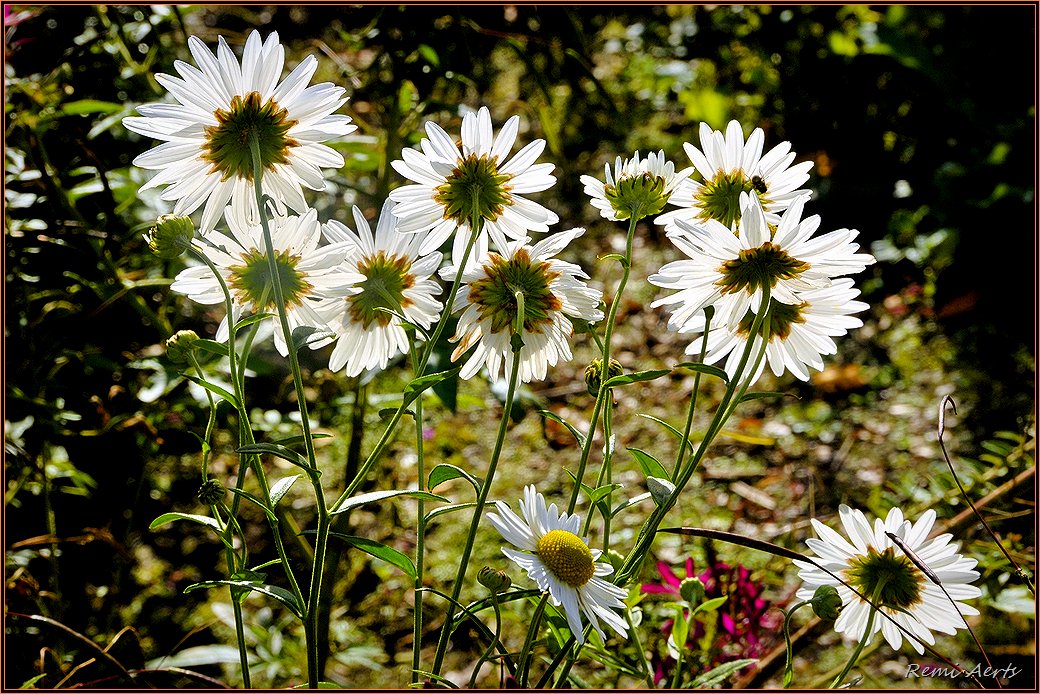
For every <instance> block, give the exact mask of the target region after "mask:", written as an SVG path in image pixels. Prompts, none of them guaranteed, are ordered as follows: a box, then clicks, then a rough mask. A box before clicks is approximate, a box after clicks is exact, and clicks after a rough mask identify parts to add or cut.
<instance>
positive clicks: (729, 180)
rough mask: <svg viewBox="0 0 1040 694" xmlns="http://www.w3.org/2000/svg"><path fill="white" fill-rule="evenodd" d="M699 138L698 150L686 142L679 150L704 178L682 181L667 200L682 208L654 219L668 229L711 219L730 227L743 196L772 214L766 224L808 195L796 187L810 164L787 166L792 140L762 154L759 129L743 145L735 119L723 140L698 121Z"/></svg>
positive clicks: (761, 138) (791, 159) (721, 135)
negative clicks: (680, 222)
mask: <svg viewBox="0 0 1040 694" xmlns="http://www.w3.org/2000/svg"><path fill="white" fill-rule="evenodd" d="M700 139H701V148H700V149H697V148H696V147H694V146H693V145H691V144H690V143H688V142H687V143H685V144H684V145H683V148H684V149H685V150H686V154H688V155H689V157H690V160H691V161H692V162H693V165H694V166H695V167H696V169H697V171H698V173H700V175H701V178H702V179H703V180H702V181H699V182H698V181H695V180H693V179H686V180H684V181H683V183H682V185H681V186H679V188H678V189H677V190H676V191H675V194H674V195H672V197H671V200H670V201H669V202H671V203H672V204H673V205H678V206H679V207H680V208H681V209H678V210H672V211H671V212H666V213H665V214H663V215H661V216H660V217H658V218H657V219H656V220H654V221H655V222H656V223H657V224H664V225H667V226H666V228H667V227H671V226H672V225H673V224H674V223H675V222H676V221H678V220H685V221H687V222H706V221H708V220H709V219H714V220H717V221H719V222H721V223H722V224H723V225H724V226H726V227H732V226H733V224H734V223H735V222H736V221H737V220H739V219H740V215H741V205H740V194H741V193H750V194H754V195H755V196H756V197H757V198H758V199H759V200H760V201H761V203H762V206H763V207H764V208H765V210H766V212H767V213H768V214H769V215H770V221H775V215H776V214H777V213H779V212H782V211H784V210H785V209H787V208H788V207H789V206H790V205H791V204H792V203H794V201H795V200H798V199H799V198H801V197H802V196H804V195H806V194H808V192H809V191H808V190H805V189H799V188H798V186H800V185H802V184H803V183H805V182H806V181H807V180H809V169H811V168H812V162H809V161H805V162H801V163H799V164H795V165H794V166H791V163H792V162H793V161H794V157H795V155H794V152H792V151H791V143H790V142H781V143H780V144H778V145H777V146H776V147H774V148H773V149H771V150H769V151H768V152H767V153H766V154H765V155H763V154H762V144H763V142H764V141H765V135H764V134H763V132H762V129H761V128H755V130H754V132H752V133H751V136H750V137H749V138H748V139H747V142H745V141H744V133H743V132H742V131H741V128H740V123H738V122H737V121H735V120H733V121H730V122H729V125H728V126H726V134H725V136H723V134H722V133H721V132H720V131H718V130H712V129H711V126H709V125H708V124H707V123H701V126H700Z"/></svg>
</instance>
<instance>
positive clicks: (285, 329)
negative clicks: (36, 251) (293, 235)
mask: <svg viewBox="0 0 1040 694" xmlns="http://www.w3.org/2000/svg"><path fill="white" fill-rule="evenodd" d="M249 148H250V150H251V152H252V155H253V191H254V194H255V196H256V205H257V210H258V211H259V213H260V225H261V227H262V229H263V236H264V251H265V253H266V254H267V264H268V271H269V272H270V275H271V288H272V290H273V292H274V303H275V309H276V310H277V312H278V322H279V323H280V325H281V328H282V336H283V337H284V339H285V346H286V351H287V352H288V353H289V355H288V356H289V367H290V369H291V370H292V375H293V385H294V386H295V388H296V405H297V407H298V408H299V410H300V424H301V426H302V428H303V443H304V448H305V450H306V453H307V462H308V463H309V464H310V469H309V470H307V473H308V476H309V477H310V481H311V486H312V487H313V488H314V502H315V507H316V508H317V512H318V527H317V529H316V535H315V540H314V562H313V564H312V565H311V585H310V591H309V592H308V594H307V609H306V611H305V613H304V614H305V617H306V619H305V620H304V634H305V638H306V641H307V681H308V684H309V685H310V687H311V688H312V689H317V687H318V682H319V681H320V680H321V673H320V672H319V671H318V670H319V667H318V663H319V661H321V654H320V653H319V652H318V636H317V635H318V631H319V628H320V626H319V624H318V623H317V622H318V619H319V617H320V614H321V610H320V607H319V605H320V597H321V583H322V581H321V579H322V573H323V571H324V564H325V551H326V548H327V547H328V542H329V518H330V517H329V509H328V506H327V503H326V501H325V493H324V490H323V489H322V486H321V476H320V474H319V472H318V469H317V463H316V462H315V455H314V439H313V438H312V437H311V425H310V417H309V415H308V413H307V394H306V392H305V390H304V385H303V373H302V371H301V370H300V360H299V355H298V354H297V353H296V347H295V345H294V344H293V339H292V330H291V329H290V328H289V316H288V313H287V311H286V307H285V294H284V292H283V291H282V282H281V277H280V273H279V272H278V261H277V259H276V258H275V252H274V243H273V241H272V238H271V227H270V224H269V223H268V219H267V212H266V211H265V209H264V195H263V188H262V186H261V179H262V177H263V166H262V165H261V159H260V140H259V136H258V135H256V134H253V135H252V136H250V138H249Z"/></svg>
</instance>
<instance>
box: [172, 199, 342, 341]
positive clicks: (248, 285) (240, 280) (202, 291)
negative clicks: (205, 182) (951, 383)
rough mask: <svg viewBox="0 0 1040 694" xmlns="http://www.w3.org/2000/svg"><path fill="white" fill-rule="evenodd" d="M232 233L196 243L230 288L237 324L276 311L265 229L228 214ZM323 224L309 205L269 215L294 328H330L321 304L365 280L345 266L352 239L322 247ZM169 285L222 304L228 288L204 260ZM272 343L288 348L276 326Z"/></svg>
mask: <svg viewBox="0 0 1040 694" xmlns="http://www.w3.org/2000/svg"><path fill="white" fill-rule="evenodd" d="M225 216H226V219H227V222H228V228H229V230H230V235H225V234H222V233H221V232H219V231H212V232H210V233H209V234H208V235H207V236H206V237H205V239H204V240H201V241H199V240H197V241H196V242H195V243H196V248H198V249H199V250H201V252H202V253H204V254H205V255H206V257H207V258H209V260H210V261H211V262H212V263H213V264H214V265H215V266H216V267H217V268H218V269H219V270H220V274H221V276H222V277H223V279H224V282H225V284H226V285H227V288H228V290H229V291H230V293H231V300H232V315H231V322H232V323H233V324H236V323H238V321H239V319H241V318H242V316H243V315H244V314H246V313H260V312H268V313H274V312H275V310H276V307H275V300H274V290H273V285H272V284H271V273H270V268H269V265H268V258H267V251H266V249H265V244H264V235H263V228H262V227H261V226H260V225H259V224H256V225H252V226H249V225H246V224H244V223H243V221H242V220H240V219H239V218H238V216H237V215H235V214H233V213H232V212H230V211H228V213H227V214H226V215H225ZM320 238H321V225H320V224H319V223H318V213H317V212H315V211H314V210H308V211H307V212H306V214H304V215H302V216H294V217H283V216H279V215H275V216H274V217H273V218H272V219H271V239H272V245H273V247H274V252H275V261H276V264H277V267H278V275H279V279H280V280H281V285H282V293H283V299H284V300H285V305H286V314H287V317H288V320H289V327H290V328H291V329H293V330H295V329H296V328H298V327H301V326H310V327H313V328H317V329H319V330H326V331H327V330H328V326H327V325H326V321H325V318H324V317H323V316H322V304H323V303H327V302H331V301H337V300H340V301H341V300H342V299H343V297H346V296H349V295H351V294H354V293H356V292H357V291H358V288H357V287H356V284H357V283H358V282H359V281H360V280H362V279H363V277H361V276H360V275H358V274H355V273H352V272H344V271H342V269H341V266H342V265H343V263H344V262H345V260H346V258H347V256H348V255H349V253H350V252H351V249H352V246H351V244H348V243H337V244H332V245H328V246H324V247H322V248H319V247H318V241H319V239H320ZM171 288H172V289H173V290H174V291H176V292H180V293H182V294H187V295H188V297H189V298H190V299H191V300H192V301H195V302H197V303H200V304H222V303H224V292H223V291H222V289H221V287H220V283H219V281H218V280H217V278H216V277H215V276H214V275H213V272H212V271H211V270H210V268H209V267H208V266H206V265H198V266H194V267H189V268H187V269H185V270H182V271H181V272H180V273H179V274H178V275H177V277H176V279H174V281H173V284H172V285H171ZM229 332H230V331H229V327H228V317H227V316H225V317H224V320H223V321H221V323H220V328H219V329H218V330H217V335H216V339H217V341H218V342H223V341H225V340H227V339H228V335H229ZM331 340H332V336H331V335H329V336H326V337H324V338H321V339H317V340H316V341H314V342H312V343H309V345H310V347H311V349H317V348H318V347H321V346H322V345H326V344H328V343H329V342H330V341H331ZM274 344H275V347H276V348H277V350H278V352H279V353H280V354H281V355H282V356H286V355H287V354H288V353H289V352H288V349H287V347H286V344H285V336H284V335H283V334H282V331H281V330H280V329H278V330H275V331H274Z"/></svg>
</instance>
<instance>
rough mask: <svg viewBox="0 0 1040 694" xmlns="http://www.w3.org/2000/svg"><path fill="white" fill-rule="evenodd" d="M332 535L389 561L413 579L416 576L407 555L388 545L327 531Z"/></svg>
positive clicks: (413, 565)
mask: <svg viewBox="0 0 1040 694" xmlns="http://www.w3.org/2000/svg"><path fill="white" fill-rule="evenodd" d="M329 535H331V536H333V537H338V538H339V539H341V540H343V541H344V542H346V543H347V544H349V545H351V546H352V547H357V548H358V549H360V550H361V551H362V552H367V553H368V554H371V555H372V556H373V557H375V558H376V559H382V560H383V561H385V562H389V563H391V564H393V565H394V566H396V567H397V568H399V569H400V570H401V571H404V572H405V573H406V574H408V577H409V578H411V579H414V578H415V577H416V576H417V573H416V571H415V564H413V563H412V560H411V559H409V558H408V556H407V555H405V554H403V553H401V552H399V551H397V550H396V549H394V548H393V547H388V546H386V545H384V544H383V543H382V542H376V541H375V540H369V539H368V538H364V537H357V536H356V535H343V534H341V533H329Z"/></svg>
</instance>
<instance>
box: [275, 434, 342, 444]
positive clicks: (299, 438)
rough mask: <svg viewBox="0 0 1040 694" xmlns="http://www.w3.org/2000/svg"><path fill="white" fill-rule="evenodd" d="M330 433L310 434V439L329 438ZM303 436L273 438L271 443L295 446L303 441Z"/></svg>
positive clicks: (330, 436)
mask: <svg viewBox="0 0 1040 694" xmlns="http://www.w3.org/2000/svg"><path fill="white" fill-rule="evenodd" d="M331 438H333V436H332V434H311V440H313V441H317V440H318V439H331ZM304 440H305V439H304V437H303V436H286V437H285V438H284V439H275V440H274V441H272V442H271V443H280V444H281V445H283V446H295V445H297V444H300V443H303V442H304Z"/></svg>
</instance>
